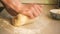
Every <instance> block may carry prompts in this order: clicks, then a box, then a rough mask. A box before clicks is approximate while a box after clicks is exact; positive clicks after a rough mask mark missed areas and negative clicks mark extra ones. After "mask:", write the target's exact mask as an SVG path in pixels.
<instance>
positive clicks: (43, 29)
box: [0, 5, 60, 34]
mask: <svg viewBox="0 0 60 34" xmlns="http://www.w3.org/2000/svg"><path fill="white" fill-rule="evenodd" d="M55 6H56V5H44V6H43V11H42V12H41V14H40V16H39V18H37V19H36V21H34V23H33V22H32V23H31V24H27V25H24V26H20V27H14V26H13V25H11V24H10V18H9V14H8V13H7V12H6V10H3V12H1V13H0V34H60V20H54V19H52V18H51V17H49V10H51V9H53V8H55Z"/></svg>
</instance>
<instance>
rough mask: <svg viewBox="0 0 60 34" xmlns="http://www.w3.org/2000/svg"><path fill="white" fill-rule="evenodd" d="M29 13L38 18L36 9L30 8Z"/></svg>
mask: <svg viewBox="0 0 60 34" xmlns="http://www.w3.org/2000/svg"><path fill="white" fill-rule="evenodd" d="M31 12H32V13H33V15H34V16H35V17H36V16H38V13H37V12H36V9H35V8H34V7H32V8H31Z"/></svg>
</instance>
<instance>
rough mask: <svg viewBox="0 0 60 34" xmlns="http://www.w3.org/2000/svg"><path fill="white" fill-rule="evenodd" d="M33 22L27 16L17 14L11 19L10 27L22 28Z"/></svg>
mask: <svg viewBox="0 0 60 34" xmlns="http://www.w3.org/2000/svg"><path fill="white" fill-rule="evenodd" d="M32 21H34V20H33V19H29V18H28V17H27V16H25V15H22V14H18V15H17V16H16V17H14V18H13V19H12V25H14V26H22V25H24V24H27V23H31V22H32Z"/></svg>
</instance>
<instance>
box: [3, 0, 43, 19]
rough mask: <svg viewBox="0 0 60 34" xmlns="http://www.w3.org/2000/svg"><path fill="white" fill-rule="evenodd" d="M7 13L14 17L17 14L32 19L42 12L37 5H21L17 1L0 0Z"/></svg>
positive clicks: (40, 7)
mask: <svg viewBox="0 0 60 34" xmlns="http://www.w3.org/2000/svg"><path fill="white" fill-rule="evenodd" d="M2 1H3V4H4V6H5V8H6V9H7V10H8V12H9V13H10V14H11V15H13V16H16V15H17V14H18V13H21V14H24V15H26V16H28V17H30V18H34V17H36V16H38V15H39V14H40V12H41V11H42V6H40V5H37V4H21V3H20V1H19V0H2Z"/></svg>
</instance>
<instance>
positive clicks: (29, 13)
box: [22, 10, 34, 18]
mask: <svg viewBox="0 0 60 34" xmlns="http://www.w3.org/2000/svg"><path fill="white" fill-rule="evenodd" d="M22 14H24V15H26V16H28V17H29V18H34V16H33V14H32V13H31V10H29V11H23V12H22Z"/></svg>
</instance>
